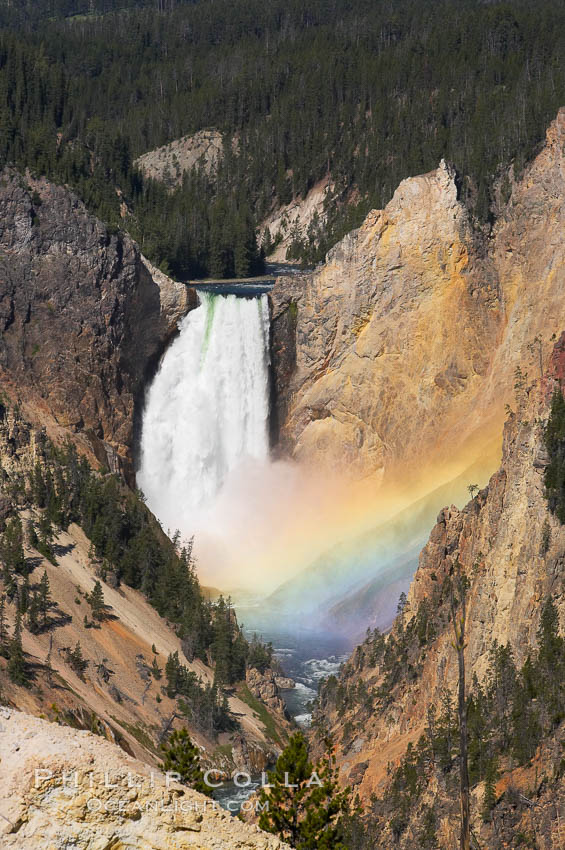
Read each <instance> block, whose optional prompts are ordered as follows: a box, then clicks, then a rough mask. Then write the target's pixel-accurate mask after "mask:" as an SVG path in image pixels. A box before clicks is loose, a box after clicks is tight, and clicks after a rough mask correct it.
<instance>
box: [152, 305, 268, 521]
mask: <svg viewBox="0 0 565 850" xmlns="http://www.w3.org/2000/svg"><path fill="white" fill-rule="evenodd" d="M199 297H200V306H199V307H198V308H197V309H195V310H193V311H191V312H190V313H189V314H188V315H187V316H186V317H185V319H184V320H183V321H182V323H181V325H180V333H179V336H178V337H177V339H175V341H174V342H173V343H172V345H171V346H170V348H169V349H168V350H167V352H166V353H165V356H164V358H163V361H162V363H161V366H160V368H159V370H158V372H157V374H156V376H155V378H154V380H153V383H152V385H151V387H150V389H149V392H148V394H147V401H146V407H145V412H144V417H143V429H142V436H141V464H140V469H139V472H138V475H137V482H138V485H139V487H140V488H141V489H142V490H143V492H144V494H145V496H146V498H147V503H148V505H149V507H150V508H151V510H152V511H153V512H154V513H155V514H156V516H157V517H158V518H159V519H160V520H161V522H162V524H163V527H164V528H168V529H170V530H174V529H176V528H180V529H182V528H183V527H186V526H187V522H186V518H187V513H189V512H191V511H195V510H199V509H202V508H205V507H206V505H207V504H209V503H210V502H211V501H212V500H213V499H214V498H215V496H216V495H217V494H218V492H219V491H220V490H221V488H222V485H223V484H224V482H225V481H226V479H227V477H228V476H229V475H230V473H232V472H233V471H234V470H235V469H236V468H237V467H238V465H239V464H240V463H241V462H242V461H244V460H245V459H247V458H252V459H254V460H259V461H262V460H267V459H268V456H269V434H268V422H269V306H268V301H267V296H266V295H265V294H261V295H259V296H258V297H256V298H245V297H238V296H236V295H234V294H228V295H219V294H212V293H210V292H201V293H200V294H199Z"/></svg>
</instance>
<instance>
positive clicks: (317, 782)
mask: <svg viewBox="0 0 565 850" xmlns="http://www.w3.org/2000/svg"><path fill="white" fill-rule="evenodd" d="M163 775H164V778H165V787H166V790H167V791H175V790H176V791H178V790H179V789H178V784H179V783H182V777H181V775H180V774H179V773H178V772H177V771H174V770H169V771H167V772H166V773H165V774H161V773H159V774H156V773H155V772H154V771H151V772H150V773H149V775H148V776H140V775H139V774H135V773H132V772H130V771H128V773H127V774H125V775H124V774H122V773H119V774H112V772H111V771H104V772H101V773H96V772H94V771H89V772H86V773H85V772H82V771H79V770H65V771H60V772H55V771H52V770H50V769H49V768H36V769H35V787H36V788H40V787H41V786H42V785H43V784H45V783H48V784H49V785H51V786H52V785H59V786H62V787H63V788H64V789H65V791H66V793H73V792H74V793H77V794H78V793H83V792H85V791H86V792H91V796H90V797H89V798H88V799H87V801H86V806H87V808H88V810H89V811H91V812H107V813H112V814H116V813H117V814H120V813H124V812H131V811H134V810H137V811H148V812H153V813H157V812H169V813H173V814H174V813H178V812H182V813H188V812H203V811H206V810H207V809H219V808H220V804H219V803H218V801H217V800H213V799H209V798H205V797H202V798H201V799H190V800H189V799H183V798H179V797H175V796H174V794H171V793H167V794H163V796H162V797H161V798H159V797H153V798H151V799H149V800H139V799H138V796H139V795H138V792H139V791H142V790H143V789H151V790H153V789H158V788H159V786H161V783H162V776H163ZM157 776H158V777H159V782H156V777H157ZM203 779H204V782H205V784H206V785H207V786H208V787H209V788H210V789H217V788H221V787H223V786H224V785H225V783H226V781H231V782H232V783H233V785H234V786H235V787H236V788H238V789H249V790H250V791H255V790H258V789H259V788H264V789H269V788H272V787H273V786H272V785H270V784H269V782H268V778H267V774H266V773H265V772H263V773H262V774H261V780H260V782H257V781H256V780H253V779H252V777H251V776H250V774H249V773H246V772H245V771H236V772H235V773H233V774H232V775H231V776H229V777H226V775H225V774H223V773H222V772H221V771H218V770H214V769H212V770H207V771H205V773H204V775H203ZM283 784H284V786H285V787H286V788H297V787H298V785H296V784H294V783H293V782H292V781H291V780H290V778H289V775H288V773H285V776H284V783H283ZM305 785H306V786H307V787H313V786H321V785H322V781H321V779H320V777H319V776H318V774H317V773H316V771H313V773H312V774H311V776H310V777H309V778H308V780H307V781H306V783H305ZM175 786H176V787H175ZM101 791H103V792H104V795H103V796H98V794H99V793H100V792H101ZM113 791H115V792H116V793H115V794H112V795H111V796H108V792H113ZM97 792H98V794H97ZM120 792H122V794H120ZM224 807H227V808H228V809H229V810H230V811H237V810H239V809H242V810H243V811H259V812H261V811H267V810H268V808H269V802H268V800H266V801H264V802H261V801H260V800H258V799H251V800H243V801H237V800H229V801H227V802H226V803H225V804H224Z"/></svg>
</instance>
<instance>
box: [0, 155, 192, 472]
mask: <svg viewBox="0 0 565 850" xmlns="http://www.w3.org/2000/svg"><path fill="white" fill-rule="evenodd" d="M188 302H189V290H187V288H186V287H185V286H183V285H181V284H176V283H174V282H173V281H171V280H170V279H169V278H167V277H166V276H165V275H163V274H162V273H161V272H159V271H158V270H156V269H154V268H152V267H151V266H150V264H149V263H148V262H147V261H145V260H144V258H143V257H142V255H141V254H140V252H139V249H138V247H137V245H136V244H135V242H133V240H132V239H130V238H129V236H127V235H126V234H122V233H119V234H114V233H112V232H111V231H110V230H109V229H108V228H106V227H105V226H104V225H103V224H102V223H101V222H100V221H98V220H97V219H95V218H94V217H93V216H91V215H89V213H88V212H87V211H86V209H85V207H84V205H83V204H82V203H81V202H80V201H78V200H77V198H76V197H75V196H74V195H73V194H71V193H70V192H69V191H68V190H67V189H65V188H63V187H58V186H54V185H53V184H50V183H48V182H46V181H43V180H42V181H32V180H31V179H28V180H25V179H24V178H22V177H21V176H20V175H18V174H16V173H15V172H7V171H5V172H4V173H3V175H2V179H1V180H0V383H1V386H2V392H4V393H5V394H6V395H8V396H9V397H10V398H12V400H13V401H19V402H20V403H21V404H22V405H23V406H24V408H25V410H26V414H27V415H28V417H29V418H30V419H31V420H32V421H34V422H36V423H38V424H42V425H45V426H47V427H48V430H49V431H50V433H52V434H53V435H55V434H56V433H57V432H58V431H60V430H61V429H65V430H67V431H68V432H70V433H72V434H73V435H75V438H76V439H78V440H79V441H82V443H83V445H84V447H85V448H87V449H89V450H90V452H91V453H92V454H94V455H95V456H96V457H97V459H98V460H99V461H101V462H103V463H106V464H107V465H108V466H109V467H110V468H112V469H116V468H121V469H122V470H123V471H124V473H125V474H126V477H127V478H128V480H129V482H130V483H132V484H133V465H132V462H131V449H132V446H133V441H134V429H135V426H136V416H137V412H138V410H137V409H138V407H139V403H140V402H141V398H142V393H143V388H144V384H145V380H146V378H147V376H148V374H150V372H151V370H152V368H153V366H154V364H155V362H156V360H157V358H158V357H159V355H160V353H161V352H162V351H163V349H164V347H165V345H166V343H167V342H168V340H169V339H170V337H171V336H172V335H173V334H174V332H175V330H176V323H177V321H178V319H179V318H180V317H181V316H182V315H184V314H185V313H186V311H187V310H188V309H189V303H188ZM77 435H78V436H77Z"/></svg>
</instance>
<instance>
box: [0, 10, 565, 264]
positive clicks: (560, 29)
mask: <svg viewBox="0 0 565 850" xmlns="http://www.w3.org/2000/svg"><path fill="white" fill-rule="evenodd" d="M75 9H78V10H80V14H79V15H78V16H77V15H74V16H72V14H73V12H74V10H75ZM68 16H71V17H68ZM1 24H3V27H4V28H3V30H1V31H0V127H1V131H0V164H3V163H6V162H9V163H13V164H14V165H16V166H17V167H19V168H20V169H24V168H26V167H29V168H30V169H31V170H32V172H34V173H37V174H47V175H48V176H50V177H51V178H53V179H55V180H57V181H59V182H65V183H68V184H70V185H72V186H74V187H75V189H76V190H77V191H78V192H79V194H80V195H81V196H82V198H83V199H84V200H85V201H86V203H87V204H88V206H89V207H90V208H91V209H92V210H93V211H95V212H96V213H97V214H98V215H99V216H100V217H101V218H103V219H104V220H105V221H106V222H108V223H109V224H110V225H112V227H113V228H117V227H120V226H123V225H124V224H125V225H126V226H127V227H128V229H131V230H133V231H134V233H135V236H136V237H137V238H138V239H139V240H140V241H141V243H142V246H143V248H144V251H145V252H146V253H147V254H148V255H149V256H150V257H151V258H152V259H153V260H154V261H155V262H156V263H157V264H158V265H164V266H165V267H168V268H169V269H171V270H172V271H173V272H174V273H175V274H177V275H179V276H186V275H188V276H194V275H204V274H209V273H212V274H215V275H216V274H218V275H227V274H234V273H235V274H247V273H249V272H252V271H253V270H254V269H256V270H258V269H260V267H261V255H260V252H259V251H258V248H257V244H256V239H255V227H256V225H257V224H258V222H259V221H261V219H263V218H264V217H265V216H266V215H267V214H268V213H269V212H270V211H271V210H272V207H273V203H276V202H278V203H281V204H286V203H288V202H289V201H290V200H291V198H292V197H293V196H294V197H295V196H298V195H301V196H304V195H305V194H306V193H307V192H308V190H309V189H310V188H312V186H314V185H315V184H316V183H317V182H318V181H320V180H322V179H325V178H327V176H328V175H331V178H332V182H333V189H332V191H331V192H330V193H329V195H328V198H327V201H326V210H325V216H326V218H327V223H326V224H325V225H324V226H321V224H320V221H319V220H318V221H313V222H312V224H311V226H310V228H309V230H308V232H301V231H299V230H298V229H297V231H296V232H295V233H293V234H292V235H293V246H292V249H291V252H290V253H291V254H292V255H293V256H296V257H298V258H299V259H302V260H303V261H305V262H308V263H312V262H317V261H318V260H319V259H321V258H322V257H323V256H324V253H325V252H326V251H327V249H328V248H329V247H330V246H331V245H332V244H334V243H335V242H336V241H337V240H338V239H339V238H340V237H341V236H342V235H343V234H344V233H345V232H347V231H348V230H351V229H352V228H354V227H356V226H358V224H359V223H360V222H361V220H362V218H363V216H364V215H365V214H366V212H367V211H368V210H369V209H371V208H373V207H382V206H383V205H384V204H385V203H386V202H387V201H388V200H389V199H390V197H391V195H392V193H393V191H394V189H395V188H396V186H397V185H398V183H399V182H400V180H401V179H403V178H404V177H407V176H409V175H411V174H416V173H422V172H425V171H428V170H430V169H432V168H435V167H436V166H437V163H438V162H439V160H440V158H441V157H442V156H443V157H446V158H447V159H448V160H450V161H453V162H455V163H456V165H457V167H458V168H459V170H460V172H461V174H462V175H464V177H463V178H462V179H461V181H460V192H461V195H462V197H463V199H464V200H465V201H466V203H467V204H468V205H469V206H470V207H471V209H472V210H473V213H474V214H475V216H476V217H477V218H478V219H480V220H481V221H485V220H487V219H488V218H489V216H490V215H491V204H492V195H493V191H492V187H493V183H494V181H495V178H496V177H497V176H498V175H499V174H500V173H501V171H502V172H504V173H506V171H507V166H508V165H509V164H510V163H511V162H512V161H514V163H515V168H516V171H519V170H520V169H521V168H522V167H523V165H524V163H525V162H526V160H527V159H528V158H529V157H530V156H531V155H532V153H533V152H534V151H535V150H536V146H537V145H538V144H539V143H540V142H541V141H542V140H543V136H544V132H545V129H546V126H547V124H548V122H549V121H550V120H551V119H552V118H553V117H554V116H555V114H556V112H557V109H558V108H559V107H560V106H561V105H562V104H563V102H565V70H564V67H563V62H562V61H561V60H562V56H563V55H564V54H565V35H564V33H565V9H564V8H563V5H562V4H560V3H557V4H556V3H553V2H550V0H540V2H538V3H536V4H531V3H524V2H522V0H508V2H506V3H498V2H497V3H479V4H477V3H475V2H471V0H438V2H435V3H431V4H430V3H429V2H425V0H398V2H396V3H394V4H382V3H379V4H375V3H374V0H356V2H354V3H351V2H349V0H335V2H333V3H331V4H328V3H327V1H326V0H312V2H309V3H308V4H306V5H305V4H304V3H303V2H301V0H272V2H269V3H264V2H262V0H216V2H215V3H214V14H213V15H212V14H210V8H209V4H207V3H203V2H180V0H179V2H173V0H160V2H159V3H154V2H153V3H151V2H149V0H147V2H144V0H123V2H122V1H121V0H92V2H90V0H88V2H87V0H78V2H77V3H72V2H71V0H49V2H48V0H38V2H37V3H32V2H31V0H26V2H25V3H17V4H15V3H12V4H10V5H9V6H8V5H7V4H3V5H2V7H1V8H0V25H1ZM446 67H448V68H449V74H446V73H445V68H446ZM209 127H216V128H218V129H219V130H220V131H221V132H222V133H223V134H224V157H223V162H222V163H221V165H220V167H219V170H218V173H217V174H216V175H212V176H208V175H206V174H205V173H204V170H203V169H198V168H196V169H194V170H193V172H191V173H190V174H188V175H187V176H186V177H185V179H184V181H183V185H182V186H180V187H179V188H177V189H174V190H173V191H170V190H169V187H166V186H159V185H157V184H156V183H155V182H153V181H151V180H145V179H143V178H142V176H141V175H140V174H139V172H138V171H137V170H136V168H135V167H134V165H133V162H134V160H135V157H137V156H138V155H139V154H141V153H143V152H145V151H147V150H150V149H152V148H155V147H157V146H159V145H161V144H163V143H165V142H167V141H170V140H171V139H176V138H180V137H182V136H184V135H185V134H189V133H193V132H195V131H197V130H200V129H203V128H209ZM171 176H175V175H171ZM507 182H508V181H507ZM116 186H118V187H119V189H120V192H121V195H120V196H118V194H117V193H116V191H115V189H116ZM122 199H125V201H126V202H127V204H128V206H129V208H130V209H131V210H132V214H131V215H128V216H126V220H125V221H124V220H123V219H122V218H121V213H120V203H121V200H122ZM34 211H35V212H34V215H35V216H36V217H38V218H39V219H40V218H41V212H40V208H39V207H38V206H37V205H35V204H34Z"/></svg>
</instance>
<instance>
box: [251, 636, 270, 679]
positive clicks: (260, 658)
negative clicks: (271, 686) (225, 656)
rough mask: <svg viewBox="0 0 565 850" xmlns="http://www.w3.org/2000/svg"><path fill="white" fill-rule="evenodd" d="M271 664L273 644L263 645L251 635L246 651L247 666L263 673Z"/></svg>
mask: <svg viewBox="0 0 565 850" xmlns="http://www.w3.org/2000/svg"><path fill="white" fill-rule="evenodd" d="M272 662H273V644H272V643H268V644H264V643H263V642H262V641H261V640H259V638H258V637H257V635H253V637H252V638H251V641H250V643H249V648H248V651H247V666H248V667H254V668H255V669H256V670H259V672H260V673H264V672H265V670H267V669H268V668H269V667H270V666H271V664H272Z"/></svg>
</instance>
